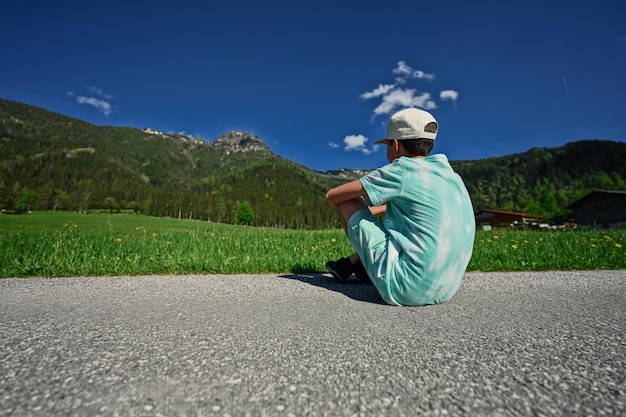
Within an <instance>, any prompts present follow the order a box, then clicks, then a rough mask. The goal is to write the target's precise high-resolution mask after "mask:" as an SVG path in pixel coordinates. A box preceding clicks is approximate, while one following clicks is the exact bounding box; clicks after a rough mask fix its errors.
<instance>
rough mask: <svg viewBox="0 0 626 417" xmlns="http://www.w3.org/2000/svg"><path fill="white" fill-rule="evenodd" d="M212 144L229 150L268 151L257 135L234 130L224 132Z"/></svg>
mask: <svg viewBox="0 0 626 417" xmlns="http://www.w3.org/2000/svg"><path fill="white" fill-rule="evenodd" d="M214 144H215V145H216V146H218V147H220V148H224V149H226V150H228V151H231V152H236V151H241V152H248V151H269V148H268V146H267V145H266V144H265V142H263V141H262V140H261V138H259V137H258V136H255V135H253V134H252V133H249V132H239V131H236V130H231V131H230V132H228V133H224V134H223V135H222V136H220V137H219V138H217V140H216V141H215V142H214Z"/></svg>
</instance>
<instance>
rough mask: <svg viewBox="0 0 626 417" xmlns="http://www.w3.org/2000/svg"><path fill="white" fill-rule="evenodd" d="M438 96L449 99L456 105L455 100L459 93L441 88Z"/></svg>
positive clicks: (444, 99) (445, 99)
mask: <svg viewBox="0 0 626 417" xmlns="http://www.w3.org/2000/svg"><path fill="white" fill-rule="evenodd" d="M439 98H441V99H442V100H443V101H451V102H452V104H453V105H454V106H455V107H456V101H457V99H458V98H459V93H458V92H457V91H454V90H443V91H442V92H441V93H439Z"/></svg>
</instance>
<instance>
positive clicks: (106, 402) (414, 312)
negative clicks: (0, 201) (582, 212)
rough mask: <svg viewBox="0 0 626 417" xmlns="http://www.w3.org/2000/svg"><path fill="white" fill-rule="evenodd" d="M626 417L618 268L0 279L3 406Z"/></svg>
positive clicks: (35, 410) (132, 411)
mask: <svg viewBox="0 0 626 417" xmlns="http://www.w3.org/2000/svg"><path fill="white" fill-rule="evenodd" d="M66 415H67V416H70V415H71V416H97V415H101V416H146V417H147V416H213V415H215V416H233V417H234V416H247V415H249V416H361V415H363V416H377V415H381V416H382V415H384V416H417V415H424V416H442V415H449V416H458V415H472V416H482V415H485V416H526V415H528V416H531V415H533V416H544V415H545V416H550V415H581V416H582V415H585V416H605V415H622V416H623V415H626V271H624V270H622V271H583V272H540V273H470V274H467V276H466V279H465V281H464V284H463V286H462V288H461V290H460V291H459V293H458V294H457V295H456V296H455V297H454V298H453V299H452V300H451V301H449V302H447V303H446V304H442V305H438V306H427V307H410V308H407V307H393V306H387V305H384V304H382V301H381V299H380V298H379V297H378V295H377V294H376V292H375V290H374V288H373V287H370V286H366V285H362V284H338V283H335V282H333V281H332V279H331V278H330V276H328V275H282V276H279V275H231V276H224V275H208V276H150V277H100V278H61V279H4V280H0V416H66Z"/></svg>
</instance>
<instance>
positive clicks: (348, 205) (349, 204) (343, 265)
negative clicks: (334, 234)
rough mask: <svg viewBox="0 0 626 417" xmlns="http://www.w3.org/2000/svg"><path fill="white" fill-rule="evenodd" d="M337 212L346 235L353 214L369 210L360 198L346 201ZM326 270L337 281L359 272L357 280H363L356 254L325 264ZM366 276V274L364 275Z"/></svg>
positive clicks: (359, 261) (361, 267)
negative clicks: (339, 213) (339, 214)
mask: <svg viewBox="0 0 626 417" xmlns="http://www.w3.org/2000/svg"><path fill="white" fill-rule="evenodd" d="M339 210H340V212H341V224H342V225H343V230H344V232H345V233H346V236H347V235H348V228H347V227H348V226H347V225H348V220H350V217H352V215H353V214H354V213H356V212H357V211H359V210H369V208H368V206H367V203H366V202H365V200H363V199H362V198H355V199H352V200H348V201H346V202H344V203H341V204H340V205H339ZM326 268H328V271H329V272H330V273H331V274H332V275H333V277H335V279H337V280H339V281H345V280H347V279H348V278H349V277H350V276H351V275H352V273H356V272H359V274H358V276H357V277H358V278H359V279H361V280H363V274H362V269H363V266H362V263H361V259H360V258H359V254H358V253H356V252H355V253H353V254H352V255H350V256H349V257H347V258H341V259H339V260H338V261H328V262H326ZM365 275H367V274H365Z"/></svg>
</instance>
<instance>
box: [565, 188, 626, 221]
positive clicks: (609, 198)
mask: <svg viewBox="0 0 626 417" xmlns="http://www.w3.org/2000/svg"><path fill="white" fill-rule="evenodd" d="M567 208H568V209H571V210H572V211H573V212H574V220H575V221H576V223H578V224H579V225H581V226H591V227H594V228H597V229H609V228H615V227H626V191H611V190H593V191H592V192H590V193H589V194H587V195H586V196H584V197H582V198H581V199H579V200H577V201H575V202H573V203H572V204H570V205H569V206H568V207H567Z"/></svg>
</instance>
